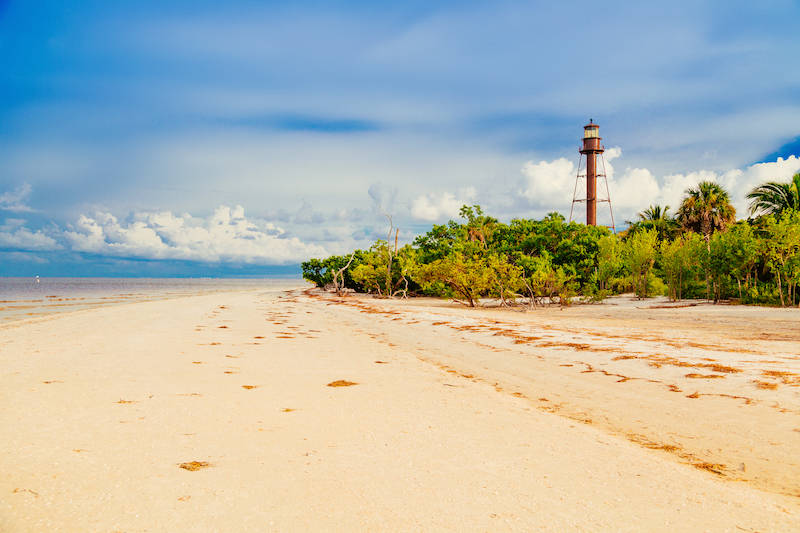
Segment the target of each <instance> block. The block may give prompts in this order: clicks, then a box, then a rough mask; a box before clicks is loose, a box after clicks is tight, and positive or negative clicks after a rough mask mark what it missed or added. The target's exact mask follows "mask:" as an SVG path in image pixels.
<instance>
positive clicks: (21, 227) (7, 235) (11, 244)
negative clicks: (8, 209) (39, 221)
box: [0, 218, 63, 252]
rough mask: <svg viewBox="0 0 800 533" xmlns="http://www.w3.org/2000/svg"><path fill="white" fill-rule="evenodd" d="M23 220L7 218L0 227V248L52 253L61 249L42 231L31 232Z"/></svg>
mask: <svg viewBox="0 0 800 533" xmlns="http://www.w3.org/2000/svg"><path fill="white" fill-rule="evenodd" d="M25 222H26V221H25V220H22V219H19V218H7V219H6V221H5V224H3V225H2V226H0V248H2V249H6V250H26V251H43V252H46V251H53V250H61V249H62V248H63V247H62V246H61V245H60V244H58V242H56V240H55V239H53V238H52V237H50V236H48V235H45V234H44V233H42V230H39V231H36V232H32V231H31V230H29V229H28V228H26V227H25Z"/></svg>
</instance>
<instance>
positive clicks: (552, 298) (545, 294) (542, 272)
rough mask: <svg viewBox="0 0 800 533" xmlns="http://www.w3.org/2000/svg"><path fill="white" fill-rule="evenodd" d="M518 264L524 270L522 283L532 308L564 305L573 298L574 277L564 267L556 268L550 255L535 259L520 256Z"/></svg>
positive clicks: (535, 257)
mask: <svg viewBox="0 0 800 533" xmlns="http://www.w3.org/2000/svg"><path fill="white" fill-rule="evenodd" d="M516 264H517V266H519V268H520V269H521V270H522V275H521V279H520V281H521V283H522V285H523V286H524V292H525V295H526V296H527V297H528V301H529V303H530V306H531V307H533V308H535V307H536V305H537V304H538V305H540V306H544V305H549V304H551V303H554V302H558V303H563V302H564V301H567V300H568V299H569V298H570V296H572V294H573V291H572V288H571V286H570V282H571V281H572V278H573V277H574V276H570V275H568V274H567V273H566V272H564V268H563V267H560V266H558V267H554V266H553V262H552V260H551V257H550V254H549V253H547V252H544V253H543V254H542V255H539V256H534V257H532V256H527V255H522V254H519V255H518V256H517V258H516Z"/></svg>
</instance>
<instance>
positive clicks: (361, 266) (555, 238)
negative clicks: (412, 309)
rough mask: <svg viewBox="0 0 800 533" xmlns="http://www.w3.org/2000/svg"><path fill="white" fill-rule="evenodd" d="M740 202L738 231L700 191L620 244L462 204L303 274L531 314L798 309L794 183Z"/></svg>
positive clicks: (799, 200)
mask: <svg viewBox="0 0 800 533" xmlns="http://www.w3.org/2000/svg"><path fill="white" fill-rule="evenodd" d="M748 198H749V199H750V200H751V202H752V203H751V205H750V215H751V217H750V218H748V219H745V220H741V221H738V222H737V221H736V211H735V209H734V208H733V206H732V205H731V204H730V198H729V196H728V193H727V192H726V191H725V190H724V189H722V188H721V187H720V186H719V185H717V184H715V183H712V182H702V183H700V184H699V185H698V186H697V187H696V188H689V189H687V190H686V191H685V197H684V199H683V201H682V203H681V205H680V207H679V209H678V211H677V212H676V214H675V216H672V215H670V214H669V212H668V211H669V207H665V208H663V209H662V208H661V207H660V206H651V207H649V208H648V209H646V210H644V211H642V212H641V213H639V214H638V220H636V221H633V222H629V226H628V229H627V230H626V231H624V232H622V233H620V234H618V235H614V234H612V232H611V231H610V230H609V229H608V228H605V227H599V226H598V227H595V226H586V225H583V224H578V223H576V222H571V223H566V221H565V219H564V217H563V216H561V215H560V214H558V213H550V214H549V215H547V216H546V217H545V218H544V219H542V220H522V219H515V220H512V221H511V222H510V223H509V224H503V223H500V222H499V221H498V220H497V219H495V218H492V217H490V216H487V215H485V214H484V213H483V212H482V211H481V208H480V207H479V206H472V207H469V206H464V207H463V208H462V209H461V213H460V214H461V216H462V218H463V219H464V221H463V222H455V221H450V222H448V223H447V224H444V225H436V224H435V225H434V226H433V228H432V229H431V230H430V231H429V232H427V233H426V234H425V235H422V236H420V237H417V239H416V240H415V241H414V242H413V244H411V245H405V246H403V247H398V246H397V240H396V233H395V239H394V241H395V242H394V243H392V242H391V240H392V235H391V232H390V234H389V238H388V239H387V240H386V241H384V240H379V241H377V242H376V243H375V244H373V245H372V247H371V248H370V249H369V250H356V251H354V252H353V253H352V254H349V255H341V256H331V257H328V258H327V259H324V260H319V259H312V260H310V261H307V262H305V263H303V264H302V268H303V277H304V278H305V279H307V280H309V281H312V282H314V283H316V284H317V286H319V287H325V286H328V287H330V288H332V289H333V290H336V291H338V292H340V293H341V292H343V291H344V290H348V289H350V290H354V291H357V292H366V293H373V294H376V295H378V296H382V297H397V296H411V295H431V296H439V297H443V298H452V299H456V300H458V301H461V302H463V303H465V304H466V305H470V306H474V305H476V303H477V302H478V300H479V299H481V298H494V299H496V300H497V301H498V302H499V303H501V304H502V305H528V306H532V307H533V306H536V305H549V304H550V303H567V302H569V301H570V300H571V299H573V298H575V297H577V296H582V297H584V300H589V301H600V300H602V299H603V298H605V297H607V296H609V295H612V294H620V293H623V292H635V293H636V295H637V296H639V297H641V298H645V297H648V296H653V295H667V296H669V297H670V298H671V299H673V300H678V299H687V298H688V299H691V298H695V299H696V298H704V299H713V300H714V301H718V300H735V301H738V302H741V303H745V304H763V305H781V306H790V305H794V306H796V305H798V302H800V295H798V294H797V292H798V291H797V285H798V283H799V282H800V174H797V175H795V176H794V177H793V179H792V181H791V182H789V183H788V184H787V183H774V182H770V183H765V184H763V185H761V186H759V187H756V188H755V189H753V191H752V192H751V193H750V194H749V195H748Z"/></svg>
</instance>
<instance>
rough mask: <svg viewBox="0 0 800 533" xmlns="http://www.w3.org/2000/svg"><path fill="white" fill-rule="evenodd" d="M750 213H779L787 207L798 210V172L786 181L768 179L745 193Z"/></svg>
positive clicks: (799, 182) (799, 175) (799, 204)
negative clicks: (748, 201)
mask: <svg viewBox="0 0 800 533" xmlns="http://www.w3.org/2000/svg"><path fill="white" fill-rule="evenodd" d="M747 198H748V199H749V200H752V201H751V202H750V207H749V209H748V212H749V213H750V215H780V214H781V213H782V212H783V211H785V210H787V209H794V210H795V211H800V172H798V173H797V174H795V175H794V176H792V179H791V181H789V182H788V183H779V182H776V181H768V182H766V183H763V184H761V185H759V186H758V187H755V188H754V189H753V190H752V191H750V193H749V194H748V195H747Z"/></svg>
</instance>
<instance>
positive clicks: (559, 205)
mask: <svg viewBox="0 0 800 533" xmlns="http://www.w3.org/2000/svg"><path fill="white" fill-rule="evenodd" d="M522 176H523V177H522V183H521V184H520V189H519V195H520V196H523V197H524V198H526V199H527V200H528V202H530V204H531V205H533V206H535V207H539V208H545V209H551V208H552V209H564V208H567V209H568V208H569V206H570V203H571V202H572V195H573V192H574V191H575V177H576V172H575V164H574V163H573V162H572V161H570V160H569V159H567V158H565V157H562V158H560V159H556V160H555V161H551V162H547V161H540V162H539V163H534V162H533V161H528V162H527V163H525V166H523V167H522Z"/></svg>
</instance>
